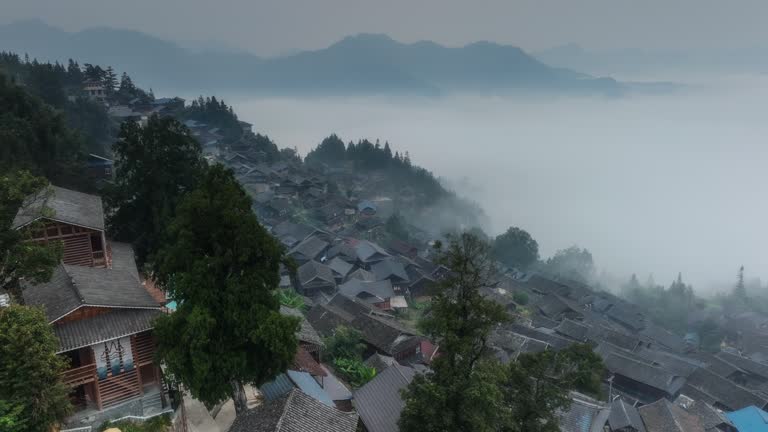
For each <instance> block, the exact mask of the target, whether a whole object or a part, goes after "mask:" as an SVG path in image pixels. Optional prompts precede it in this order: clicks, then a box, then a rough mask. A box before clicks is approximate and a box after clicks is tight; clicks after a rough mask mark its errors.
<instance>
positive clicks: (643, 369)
mask: <svg viewBox="0 0 768 432" xmlns="http://www.w3.org/2000/svg"><path fill="white" fill-rule="evenodd" d="M603 362H604V363H605V367H606V369H608V370H609V371H611V372H612V373H614V374H617V375H621V376H624V377H626V378H629V379H631V380H634V381H637V382H639V383H643V384H645V385H648V386H651V387H653V388H656V389H658V390H661V391H663V392H665V393H667V394H669V395H675V394H676V393H677V392H678V391H679V390H680V388H681V387H682V386H683V384H684V383H685V378H683V377H680V376H676V375H673V374H672V373H671V372H668V371H666V370H664V369H661V368H658V367H656V366H653V365H650V364H647V363H643V362H641V361H638V360H635V359H633V358H629V357H626V356H622V355H619V354H617V353H608V354H607V355H605V356H604V357H603Z"/></svg>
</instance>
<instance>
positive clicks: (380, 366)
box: [363, 353, 396, 373]
mask: <svg viewBox="0 0 768 432" xmlns="http://www.w3.org/2000/svg"><path fill="white" fill-rule="evenodd" d="M363 363H365V365H366V366H368V367H372V368H374V369H376V372H377V373H378V372H381V371H383V370H384V369H386V368H388V367H390V366H392V365H393V364H395V363H396V361H395V358H394V357H390V356H385V355H383V354H379V353H373V354H371V356H370V357H368V358H367V359H365V361H364V362H363Z"/></svg>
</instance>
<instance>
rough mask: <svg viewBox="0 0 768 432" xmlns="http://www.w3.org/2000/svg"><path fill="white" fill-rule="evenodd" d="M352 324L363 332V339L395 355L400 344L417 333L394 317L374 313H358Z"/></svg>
mask: <svg viewBox="0 0 768 432" xmlns="http://www.w3.org/2000/svg"><path fill="white" fill-rule="evenodd" d="M351 326H352V327H354V328H355V329H357V330H358V331H360V333H362V334H363V339H364V340H365V341H366V342H367V343H369V344H370V345H372V346H374V347H375V348H376V349H378V350H380V351H381V352H383V353H386V354H390V355H393V354H395V352H396V350H395V349H396V348H397V347H398V345H399V344H400V343H401V342H403V341H405V340H406V339H408V338H409V337H411V336H414V335H415V334H416V332H415V331H413V330H410V329H407V328H405V327H403V326H402V325H401V324H400V323H398V322H397V321H395V320H392V319H386V318H380V317H377V316H374V315H358V316H357V317H356V318H355V319H354V320H352V322H351Z"/></svg>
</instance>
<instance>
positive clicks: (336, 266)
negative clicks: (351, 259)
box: [328, 256, 355, 278]
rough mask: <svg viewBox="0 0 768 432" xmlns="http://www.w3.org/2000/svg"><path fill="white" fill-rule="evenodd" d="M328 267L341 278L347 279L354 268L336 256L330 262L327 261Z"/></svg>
mask: <svg viewBox="0 0 768 432" xmlns="http://www.w3.org/2000/svg"><path fill="white" fill-rule="evenodd" d="M328 267H330V268H331V270H333V271H334V272H335V273H336V274H338V275H339V276H341V277H342V278H344V277H347V275H348V274H349V272H350V271H352V269H353V268H355V266H354V264H350V263H348V262H346V261H344V260H343V259H341V258H339V257H338V256H336V257H333V259H332V260H330V261H328Z"/></svg>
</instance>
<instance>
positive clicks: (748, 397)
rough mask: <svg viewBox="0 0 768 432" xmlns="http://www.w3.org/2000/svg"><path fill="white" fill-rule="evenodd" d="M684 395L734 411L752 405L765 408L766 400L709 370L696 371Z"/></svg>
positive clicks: (685, 388) (690, 378) (687, 383)
mask: <svg viewBox="0 0 768 432" xmlns="http://www.w3.org/2000/svg"><path fill="white" fill-rule="evenodd" d="M683 393H684V394H685V395H687V396H690V397H692V398H694V399H701V400H703V401H705V402H707V403H708V404H710V405H714V404H716V403H719V404H720V405H723V406H726V407H728V408H730V409H732V410H738V409H741V408H744V407H748V406H750V405H756V406H758V407H764V406H765V405H766V400H765V399H764V398H762V397H761V396H759V395H757V394H755V393H752V392H751V391H749V390H747V389H745V388H744V387H741V386H739V385H738V384H736V383H734V382H732V381H730V380H728V379H726V378H723V377H721V376H719V375H717V374H715V373H713V372H712V371H710V370H708V369H697V370H696V371H694V372H693V373H692V374H691V375H690V376H689V377H688V381H687V382H686V385H685V387H683Z"/></svg>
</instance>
